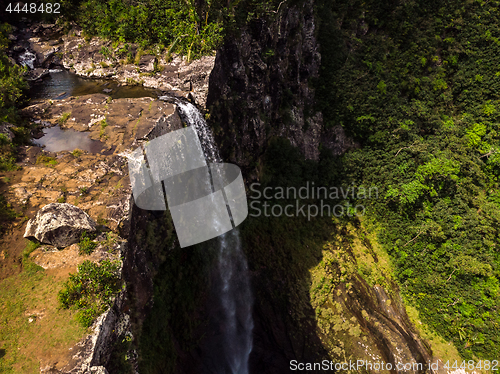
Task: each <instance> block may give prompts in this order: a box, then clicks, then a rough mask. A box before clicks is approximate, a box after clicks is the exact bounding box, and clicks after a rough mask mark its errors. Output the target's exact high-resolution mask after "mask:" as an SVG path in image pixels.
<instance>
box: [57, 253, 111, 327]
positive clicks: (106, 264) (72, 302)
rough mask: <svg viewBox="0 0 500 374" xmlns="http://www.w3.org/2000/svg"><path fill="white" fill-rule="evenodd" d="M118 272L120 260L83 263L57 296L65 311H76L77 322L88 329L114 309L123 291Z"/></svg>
mask: <svg viewBox="0 0 500 374" xmlns="http://www.w3.org/2000/svg"><path fill="white" fill-rule="evenodd" d="M119 269H120V262H119V261H118V260H117V261H114V262H111V261H109V260H104V261H103V262H101V263H100V264H96V263H93V262H91V261H85V262H83V263H82V264H81V265H79V266H78V272H77V273H76V274H70V276H69V280H67V281H66V283H65V284H64V287H63V289H62V290H61V291H59V294H58V295H57V297H58V300H59V302H60V304H61V306H62V308H64V309H69V308H71V309H74V310H77V314H76V319H77V320H78V322H79V323H80V324H81V325H82V326H84V327H89V326H90V325H91V324H92V322H94V320H95V318H96V317H98V316H99V315H100V314H102V313H103V312H105V311H106V309H108V308H109V307H110V306H111V302H112V298H113V296H114V295H115V294H116V293H117V292H118V291H119V290H120V286H121V284H120V283H121V282H120V277H119Z"/></svg>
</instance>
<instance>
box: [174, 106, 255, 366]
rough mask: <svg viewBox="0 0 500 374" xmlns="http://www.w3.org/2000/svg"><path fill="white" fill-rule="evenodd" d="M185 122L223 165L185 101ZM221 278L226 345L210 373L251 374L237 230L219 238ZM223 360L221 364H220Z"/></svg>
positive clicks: (247, 293) (246, 287) (245, 283)
mask: <svg viewBox="0 0 500 374" xmlns="http://www.w3.org/2000/svg"><path fill="white" fill-rule="evenodd" d="M176 104H177V106H178V107H179V111H180V112H181V115H182V117H183V119H184V120H186V121H187V122H188V124H189V125H190V126H193V127H194V128H195V130H196V132H197V134H198V137H199V138H200V142H201V145H202V148H203V151H204V153H205V157H206V158H207V161H208V162H209V163H221V162H222V159H221V157H220V154H219V150H218V149H217V146H216V145H215V141H214V138H213V135H212V131H211V130H210V128H209V127H208V125H207V123H206V122H205V119H204V118H203V116H202V114H201V113H200V112H199V111H198V109H197V108H196V107H195V106H194V105H192V104H190V103H186V102H182V101H180V100H179V101H177V100H176ZM217 240H218V243H217V246H218V264H217V265H218V277H219V279H218V280H216V281H215V282H214V283H215V284H216V287H217V289H216V290H215V291H216V292H215V293H216V294H217V295H218V296H219V300H218V301H219V302H220V304H221V307H222V308H221V310H222V312H223V314H224V315H223V316H218V318H217V321H218V323H219V324H220V325H221V326H220V331H222V334H223V336H222V341H223V345H222V346H221V347H213V348H212V352H214V350H217V349H218V350H219V352H214V354H215V355H217V356H219V357H217V358H214V359H213V360H212V361H213V364H212V368H211V371H210V372H211V373H216V374H248V358H249V356H250V352H251V351H252V343H253V341H252V330H253V319H252V294H251V290H250V280H249V277H248V265H247V261H246V258H245V254H244V253H243V250H242V248H241V239H240V234H239V230H238V228H235V229H233V230H231V231H230V232H228V233H226V234H224V235H221V236H219V237H218V238H217ZM221 360H222V361H221Z"/></svg>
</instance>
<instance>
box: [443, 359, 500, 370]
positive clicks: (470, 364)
mask: <svg viewBox="0 0 500 374" xmlns="http://www.w3.org/2000/svg"><path fill="white" fill-rule="evenodd" d="M444 368H445V369H464V370H469V371H472V370H486V371H488V370H494V371H496V370H499V366H498V361H497V360H493V361H489V360H484V361H478V362H475V361H473V360H469V361H462V362H461V363H460V362H458V361H454V362H451V363H450V361H446V364H444Z"/></svg>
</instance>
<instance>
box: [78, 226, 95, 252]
mask: <svg viewBox="0 0 500 374" xmlns="http://www.w3.org/2000/svg"><path fill="white" fill-rule="evenodd" d="M78 246H79V247H80V249H79V251H78V253H79V254H81V255H84V254H85V255H89V254H91V253H92V252H94V249H95V248H96V247H97V243H96V242H94V241H93V240H92V238H91V237H90V236H89V234H88V233H87V232H86V231H84V232H82V235H81V236H80V242H79V243H78Z"/></svg>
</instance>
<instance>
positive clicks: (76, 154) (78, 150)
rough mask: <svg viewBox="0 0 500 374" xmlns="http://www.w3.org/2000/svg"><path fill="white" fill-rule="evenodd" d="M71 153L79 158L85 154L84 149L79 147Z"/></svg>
mask: <svg viewBox="0 0 500 374" xmlns="http://www.w3.org/2000/svg"><path fill="white" fill-rule="evenodd" d="M71 154H72V155H73V157H75V158H78V157H80V156H81V155H82V154H83V151H82V150H80V149H78V148H77V149H74V150H73V151H72V152H71Z"/></svg>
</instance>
